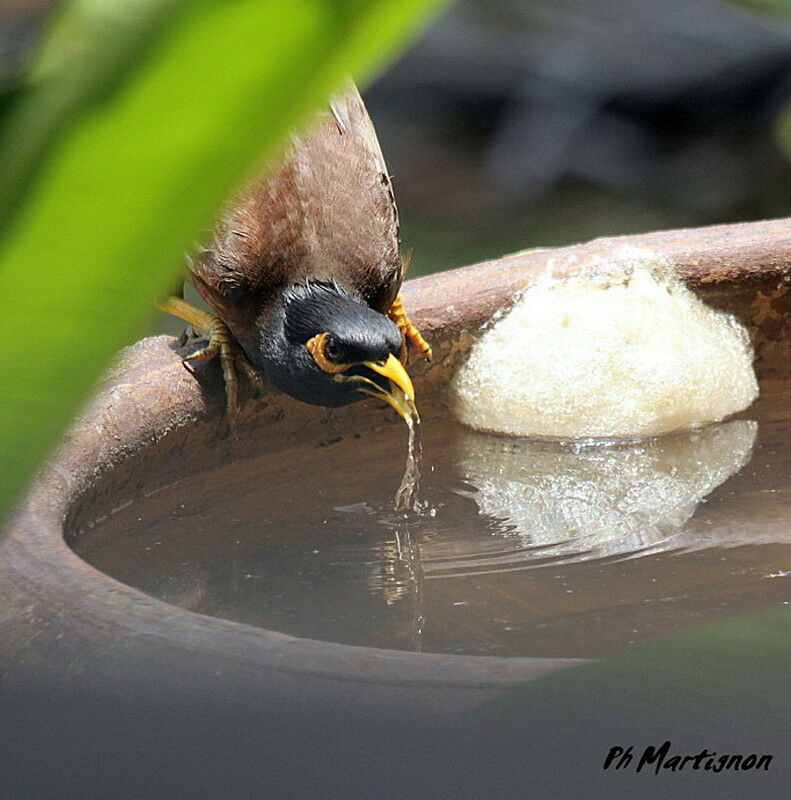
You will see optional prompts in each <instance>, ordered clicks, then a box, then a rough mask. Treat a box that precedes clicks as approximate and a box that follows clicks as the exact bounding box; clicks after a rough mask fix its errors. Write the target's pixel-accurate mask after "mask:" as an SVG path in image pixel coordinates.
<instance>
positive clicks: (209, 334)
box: [161, 297, 264, 422]
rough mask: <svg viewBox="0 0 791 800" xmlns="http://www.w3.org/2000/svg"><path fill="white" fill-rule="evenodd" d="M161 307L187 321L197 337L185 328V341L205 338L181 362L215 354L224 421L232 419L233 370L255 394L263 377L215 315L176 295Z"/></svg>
mask: <svg viewBox="0 0 791 800" xmlns="http://www.w3.org/2000/svg"><path fill="white" fill-rule="evenodd" d="M161 308H162V310H163V311H167V312H168V313H170V314H174V315H175V316H177V317H180V318H181V319H183V320H185V321H186V322H189V323H190V326H191V328H192V330H193V332H197V336H193V335H191V334H190V333H189V329H188V331H185V334H184V336H183V337H182V338H183V339H184V343H185V344H186V343H187V342H189V341H191V340H193V341H194V340H195V339H196V338H202V339H205V340H206V346H205V347H202V348H201V349H200V350H198V351H196V352H195V353H193V354H192V355H189V356H187V357H186V358H185V359H184V362H185V363H186V362H187V361H203V360H205V359H207V358H214V357H215V356H217V355H219V357H220V364H221V366H222V374H223V379H224V381H225V408H226V412H227V414H228V420H229V421H230V422H233V420H234V419H235V418H236V416H237V414H238V411H239V404H238V397H239V381H238V378H237V370H238V371H239V372H243V373H244V374H245V376H246V377H247V379H248V380H249V381H250V383H251V385H252V387H253V393H254V395H255V396H256V397H257V396H259V395H260V394H261V393H262V391H263V388H264V379H263V376H262V375H261V373H260V372H259V371H258V370H257V369H256V368H255V367H254V366H253V365H252V364H251V363H250V362H249V361H248V360H247V356H246V355H245V354H244V352H243V351H242V349H241V348H240V347H239V345H238V344H237V343H236V340H235V339H234V338H233V334H232V333H231V332H230V330H229V329H228V326H227V325H226V324H225V323H224V322H223V321H222V320H221V319H220V318H219V317H217V316H215V315H213V314H209V313H208V312H206V311H203V310H202V309H200V308H198V307H197V306H193V305H192V304H191V303H187V302H186V301H185V300H182V299H181V298H179V297H171V298H170V299H169V300H167V301H165V303H163V304H162V306H161Z"/></svg>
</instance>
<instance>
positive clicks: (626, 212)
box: [0, 0, 791, 276]
mask: <svg viewBox="0 0 791 800" xmlns="http://www.w3.org/2000/svg"><path fill="white" fill-rule="evenodd" d="M108 1H110V0H108ZM121 1H122V0H119V2H121ZM54 5H56V4H55V3H53V2H51V0H50V1H49V2H45V1H43V0H39V1H36V0H0V64H1V65H2V66H0V81H2V82H3V83H4V84H5V85H9V84H10V83H12V82H13V79H14V75H15V74H16V73H17V72H18V70H19V68H20V66H21V64H22V63H23V58H24V53H25V51H26V49H27V47H29V45H30V44H31V42H33V41H34V39H35V36H36V35H37V32H38V30H39V28H40V25H41V22H42V19H43V17H44V15H45V14H46V13H47V11H48V10H49V9H50V8H52V7H53V6H54ZM365 99H366V101H367V103H368V106H369V110H370V113H371V116H372V117H373V120H374V123H375V124H376V127H377V130H378V133H379V138H380V140H381V143H382V148H383V150H384V153H385V156H386V158H387V161H388V166H389V168H390V171H391V173H392V174H393V175H394V182H395V190H396V197H397V199H398V204H399V208H400V212H401V218H402V230H403V243H404V249H405V250H409V249H412V251H413V261H412V269H411V275H412V276H415V275H420V274H426V273H428V272H433V271H436V270H441V269H447V268H449V267H454V266H460V265H462V264H467V263H471V262H474V261H478V260H482V259H485V258H493V257H496V256H499V255H502V254H504V253H509V252H513V251H516V250H521V249H524V248H529V247H544V246H552V245H562V244H570V243H574V242H578V241H582V240H585V239H589V238H592V237H594V236H600V235H605V234H621V233H624V234H625V233H637V232H644V231H650V230H655V229H661V228H671V227H681V226H684V227H688V226H698V225H706V224H713V223H724V222H735V221H747V220H754V219H760V218H769V217H778V216H784V215H787V214H789V213H791V195H790V193H789V185H791V183H790V179H791V161H790V160H789V157H788V150H787V147H786V150H784V145H783V135H782V134H781V130H782V129H783V126H784V124H785V125H787V124H788V123H787V120H788V119H789V117H788V116H787V115H788V108H789V104H790V103H791V17H790V16H789V3H788V2H787V0H751V1H750V2H729V1H728V0H661V2H657V0H459V2H457V3H455V4H453V5H452V6H451V7H450V8H449V9H448V10H447V11H446V12H445V13H444V14H442V15H441V16H440V17H439V18H438V19H437V20H436V22H435V23H434V24H433V25H432V26H431V27H430V28H429V29H428V30H427V31H426V32H425V33H424V34H423V35H422V37H421V38H420V39H419V40H418V41H417V42H416V43H415V44H414V46H413V47H411V48H410V49H409V50H408V51H407V52H406V53H404V54H403V55H402V57H401V58H400V59H399V60H398V62H397V63H396V64H395V65H394V66H393V67H391V68H390V69H389V70H388V71H387V72H386V73H385V74H384V75H382V76H381V77H380V78H379V80H378V81H377V82H376V83H375V84H374V85H373V86H371V87H369V89H368V90H367V91H366V92H365ZM784 120H785V121H786V122H785V123H784Z"/></svg>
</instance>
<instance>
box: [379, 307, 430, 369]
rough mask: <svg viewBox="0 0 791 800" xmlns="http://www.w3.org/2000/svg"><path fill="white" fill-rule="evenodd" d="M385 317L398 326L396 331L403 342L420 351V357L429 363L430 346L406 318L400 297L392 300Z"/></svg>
mask: <svg viewBox="0 0 791 800" xmlns="http://www.w3.org/2000/svg"><path fill="white" fill-rule="evenodd" d="M387 316H388V317H390V319H391V320H393V322H395V324H396V325H397V326H398V329H399V330H400V331H401V333H402V334H403V336H404V341H410V342H412V344H413V345H415V347H417V349H418V350H419V351H420V355H422V356H423V358H425V359H426V360H427V361H431V345H430V344H429V343H428V342H427V341H426V340H425V339H424V338H423V336H422V334H421V333H420V331H419V330H418V329H417V328H416V327H415V325H414V324H413V323H412V320H411V319H409V317H408V316H407V313H406V311H405V310H404V304H403V302H402V301H401V295H398V297H396V299H395V300H393V305H391V306H390V310H389V311H388V312H387Z"/></svg>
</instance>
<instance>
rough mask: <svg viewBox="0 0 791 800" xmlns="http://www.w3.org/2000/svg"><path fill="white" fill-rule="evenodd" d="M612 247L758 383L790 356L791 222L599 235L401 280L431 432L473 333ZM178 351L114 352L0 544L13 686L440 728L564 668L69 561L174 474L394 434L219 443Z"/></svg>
mask: <svg viewBox="0 0 791 800" xmlns="http://www.w3.org/2000/svg"><path fill="white" fill-rule="evenodd" d="M623 245H632V246H638V247H641V248H648V249H650V250H652V251H654V252H656V253H657V254H658V255H660V256H662V257H663V258H666V259H668V260H669V261H670V262H671V263H672V264H673V265H674V266H675V268H676V269H677V270H678V272H679V274H680V275H681V277H682V278H683V279H684V280H685V281H686V282H687V283H688V285H689V286H690V287H691V288H692V289H693V290H694V291H695V292H697V293H698V294H699V295H700V296H701V297H702V298H703V299H704V300H705V301H706V302H707V303H709V304H711V305H713V306H716V307H718V308H723V309H727V310H729V311H732V312H734V313H735V314H736V315H738V317H739V318H740V319H741V320H742V321H743V322H744V323H745V324H746V325H747V326H748V328H749V330H750V331H751V334H752V336H753V339H754V343H755V347H756V354H757V361H756V369H757V372H758V375H759V379H760V380H761V381H770V380H776V379H779V378H781V377H783V369H784V366H783V365H784V364H786V365H787V364H788V356H789V354H791V339H789V336H788V334H789V331H788V320H789V314H788V310H789V307H790V306H791V293H789V291H788V288H789V282H790V281H791V270H790V269H789V266H790V265H791V220H779V221H773V222H760V223H753V224H744V225H733V226H720V227H712V228H708V229H699V230H679V231H669V232H662V233H655V234H650V235H645V236H630V237H621V238H617V239H613V238H610V239H598V240H595V241H593V242H590V243H587V244H582V245H578V246H575V247H566V248H562V249H557V250H534V251H527V252H524V253H521V254H517V255H513V256H508V257H505V258H502V259H498V260H495V261H489V262H485V263H482V264H477V265H474V266H470V267H465V268H462V269H457V270H453V271H450V272H446V273H442V274H438V275H433V276H430V277H426V278H421V279H418V280H414V281H410V282H409V283H408V284H407V285H406V287H405V300H406V304H407V307H408V308H409V310H410V312H411V314H412V316H413V318H414V320H415V322H416V323H417V324H418V325H419V326H420V327H421V328H422V330H423V332H424V333H425V335H426V336H427V338H428V339H430V340H431V341H432V343H433V345H434V348H435V360H434V362H433V363H432V364H431V365H428V366H423V365H419V364H417V363H416V362H417V360H416V359H413V363H412V368H413V371H414V377H415V380H416V384H417V392H418V397H420V398H421V406H422V408H423V411H424V416H425V417H427V424H429V425H430V424H431V417H432V415H434V414H440V413H442V402H443V393H444V390H445V387H446V385H447V383H448V380H449V378H450V376H451V375H452V373H453V370H454V367H455V365H456V364H457V363H458V361H459V359H460V358H463V356H464V354H465V352H466V350H467V349H468V347H469V345H470V342H471V341H472V337H473V334H474V332H475V331H476V330H477V329H478V328H479V327H480V326H481V325H482V324H483V323H485V322H486V321H487V320H488V319H489V318H490V316H491V315H492V314H493V313H494V312H495V311H496V310H498V309H500V308H502V307H503V306H505V305H507V304H508V303H509V302H511V300H512V298H513V297H514V295H515V294H516V293H517V292H519V290H520V289H522V288H523V287H525V286H527V285H528V284H529V282H530V281H531V279H532V278H533V277H534V276H536V275H537V274H538V273H540V272H541V271H543V270H544V269H545V268H546V266H547V264H548V263H550V261H551V264H552V268H553V270H554V271H555V273H556V274H562V273H563V272H564V271H573V270H576V269H578V268H580V267H582V266H584V265H585V264H586V263H588V262H591V261H593V260H595V259H597V258H600V257H602V256H604V257H608V256H611V255H612V253H614V252H616V251H617V250H618V249H619V248H621V247H622V246H623ZM181 355H183V353H180V351H179V349H178V347H177V345H176V343H175V341H174V340H173V339H171V338H169V337H154V338H150V339H145V340H143V341H141V342H138V343H137V344H136V345H134V346H133V347H131V348H129V349H128V351H126V352H125V353H124V354H123V356H122V358H121V360H120V363H119V364H118V366H117V368H116V369H115V371H114V372H113V374H112V375H111V376H110V377H109V378H108V379H107V380H106V382H105V383H104V385H103V386H102V388H101V391H100V393H99V394H98V396H97V397H96V398H95V400H94V401H93V402H92V404H91V406H90V407H89V408H88V409H87V410H86V411H85V413H84V414H83V415H82V417H81V419H80V420H79V421H78V422H77V423H76V425H75V426H74V427H73V429H72V430H71V431H70V433H69V435H68V437H67V438H66V441H65V442H64V444H63V445H62V447H61V448H60V450H59V451H58V453H57V454H56V456H55V457H54V458H53V460H52V461H51V463H50V464H49V465H48V466H47V467H46V468H45V469H44V470H43V471H42V474H41V475H40V477H39V478H38V480H37V482H36V483H35V485H34V486H33V488H32V489H31V491H30V493H29V495H28V497H27V498H26V499H25V501H24V502H23V504H22V505H21V508H20V509H19V512H18V513H17V515H16V517H15V518H14V520H13V522H12V523H11V525H10V527H9V530H8V532H7V535H6V536H5V538H4V540H3V541H2V544H1V545H0V641H2V663H0V668H1V669H2V670H3V671H4V675H5V677H6V679H7V681H8V682H9V683H8V685H17V684H18V685H20V686H22V685H25V686H31V685H41V686H46V687H48V688H53V687H54V690H58V691H63V692H75V691H78V692H79V691H96V692H102V691H109V692H112V693H116V694H119V695H122V696H123V695H127V696H135V697H143V696H145V695H146V694H152V693H154V694H156V695H157V696H162V697H165V696H167V697H169V698H171V700H172V699H173V698H182V699H183V700H184V701H185V702H187V703H189V702H191V698H194V697H196V696H201V697H211V698H215V699H216V700H217V702H218V703H221V704H224V705H225V706H226V707H228V708H234V707H239V708H244V709H246V710H248V711H249V710H250V709H251V708H254V709H255V708H258V709H261V710H262V713H264V712H266V711H272V710H273V709H280V712H278V713H282V710H283V709H289V708H293V707H296V706H300V707H304V706H306V705H307V706H311V707H313V708H317V709H327V710H332V709H337V708H339V707H344V708H346V709H349V708H351V709H357V710H359V711H360V713H368V712H371V713H378V712H387V711H391V710H395V709H397V711H398V714H399V715H400V717H401V718H403V717H404V715H407V716H408V715H410V714H414V715H417V716H420V715H429V716H432V715H433V716H435V717H437V718H446V717H451V716H455V715H458V714H460V713H462V712H464V711H467V710H469V709H471V708H474V707H475V706H476V705H478V704H480V703H482V702H484V701H486V700H489V699H491V698H492V697H494V696H495V695H496V694H497V693H498V692H500V691H501V690H502V689H503V688H504V687H506V686H509V685H512V684H514V683H518V682H522V681H525V680H529V679H532V678H535V677H537V676H540V675H544V674H546V673H548V672H551V671H555V670H558V669H560V668H565V667H568V666H570V665H573V664H574V663H575V662H574V661H573V660H571V659H532V658H507V659H506V658H490V657H473V656H448V655H436V654H417V653H409V652H400V651H392V650H381V649H373V648H361V647H351V646H345V645H339V644H332V643H326V642H319V641H312V640H305V639H298V638H294V637H291V636H286V635H283V634H279V633H275V632H271V631H267V630H263V629H260V628H254V627H250V626H246V625H243V624H237V623H234V622H229V621H226V620H223V619H215V618H210V617H206V616H202V615H199V614H194V613H191V612H189V611H186V610H183V609H181V608H176V607H174V606H171V605H168V604H167V603H164V602H161V601H159V600H156V599H153V598H151V597H149V596H147V595H145V594H142V593H141V592H138V591H136V590H134V589H131V588H129V587H127V586H124V585H122V584H120V583H118V582H117V581H115V580H113V579H111V578H109V577H107V576H106V575H103V574H101V573H100V572H98V571H96V570H95V569H94V568H92V567H91V566H89V565H88V564H86V563H85V562H83V561H82V560H81V559H80V558H78V557H77V556H76V555H75V554H74V553H73V552H72V550H71V549H70V548H69V544H68V542H69V541H70V538H73V537H74V536H76V532H77V531H78V530H79V528H80V526H81V524H82V523H83V522H84V521H85V520H90V519H94V518H96V517H97V516H100V515H101V514H102V513H103V512H104V511H106V510H108V509H111V508H112V507H114V506H115V505H117V504H118V502H119V498H128V497H134V496H136V495H139V494H140V493H145V492H148V491H151V490H153V489H155V488H156V487H157V486H159V485H162V484H163V483H164V482H166V481H168V480H170V479H172V476H173V475H174V474H181V473H183V472H185V471H186V472H190V471H198V470H200V469H205V468H207V467H209V466H211V465H216V464H218V463H223V462H227V461H230V460H233V459H239V458H245V457H248V456H251V455H256V454H260V453H261V452H269V451H271V452H272V453H273V454H276V453H277V451H278V448H280V447H282V446H284V445H285V444H286V443H288V444H290V445H292V446H293V444H294V442H295V441H299V442H301V443H304V446H305V453H306V454H307V456H306V457H307V458H309V457H310V453H312V452H314V449H313V448H314V447H315V446H316V445H317V444H320V443H321V442H323V441H327V440H330V439H332V440H334V439H337V438H338V437H346V436H350V435H354V434H359V435H361V436H371V437H374V438H375V437H376V433H377V430H378V429H380V428H382V426H387V425H391V424H399V423H398V421H397V420H396V419H395V418H394V416H393V415H391V414H389V413H387V412H385V411H383V410H381V409H378V408H376V406H375V404H357V405H355V406H352V407H348V408H344V409H339V410H333V411H328V410H324V409H317V408H312V407H308V406H305V405H302V404H299V403H297V402H294V401H291V400H290V399H289V398H287V397H284V396H283V395H281V394H277V393H274V392H273V393H272V394H270V395H267V396H266V397H264V398H263V399H262V400H260V401H248V402H246V403H245V405H244V408H243V413H242V419H241V422H240V424H239V425H238V426H237V427H236V429H235V430H234V431H233V433H232V434H231V435H230V436H227V435H225V434H224V430H223V429H224V422H223V417H222V406H223V393H222V386H221V381H220V378H219V373H218V369H217V368H216V366H215V365H208V366H207V367H206V368H205V369H204V368H201V369H200V370H198V372H197V374H195V375H193V374H191V373H189V372H188V371H186V370H185V369H184V367H183V366H182V363H181Z"/></svg>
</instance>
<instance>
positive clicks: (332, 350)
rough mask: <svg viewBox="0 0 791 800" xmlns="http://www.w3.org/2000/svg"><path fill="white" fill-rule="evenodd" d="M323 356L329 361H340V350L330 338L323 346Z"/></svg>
mask: <svg viewBox="0 0 791 800" xmlns="http://www.w3.org/2000/svg"><path fill="white" fill-rule="evenodd" d="M324 355H326V356H327V358H329V360H330V361H340V358H341V348H340V347H339V346H338V343H337V342H336V341H335V339H333V338H332V337H330V338H329V339H327V343H326V344H325V345H324Z"/></svg>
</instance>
